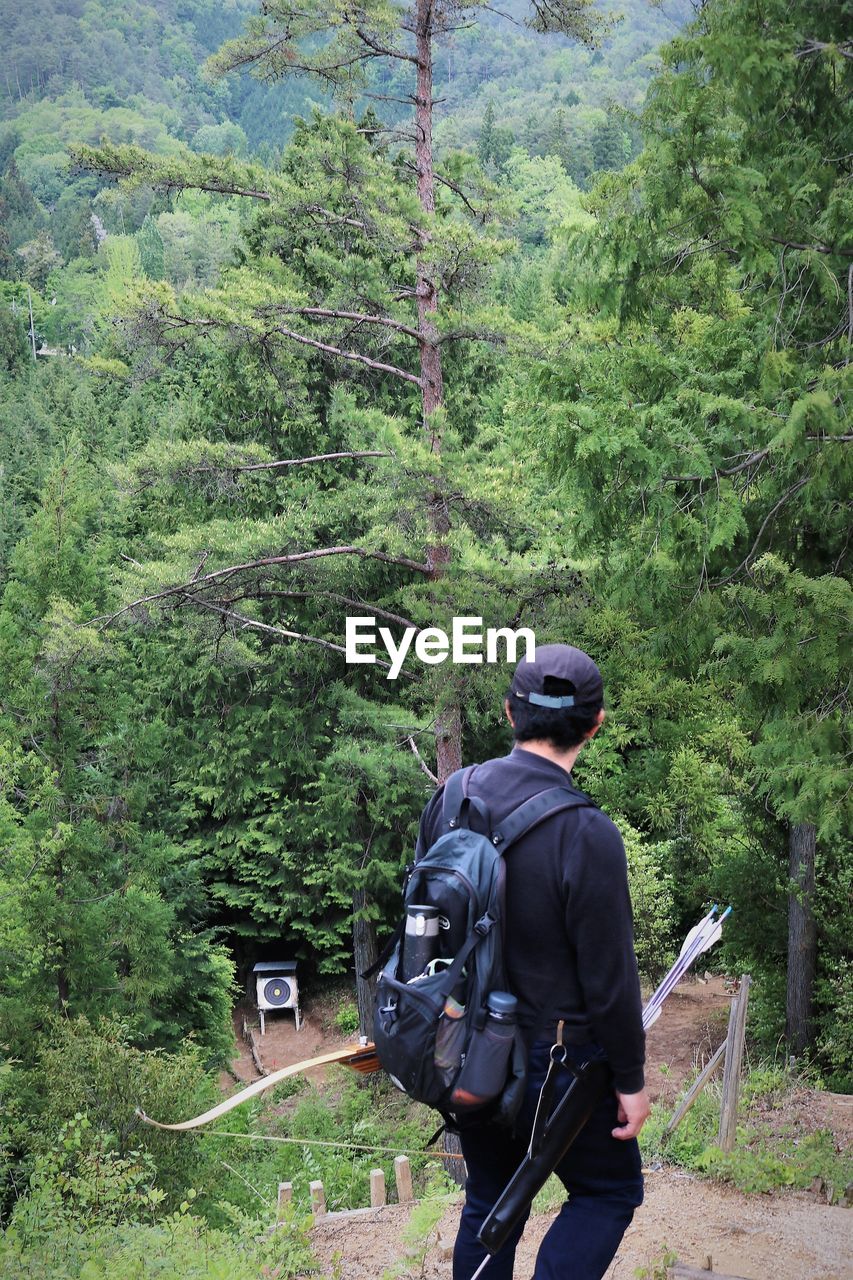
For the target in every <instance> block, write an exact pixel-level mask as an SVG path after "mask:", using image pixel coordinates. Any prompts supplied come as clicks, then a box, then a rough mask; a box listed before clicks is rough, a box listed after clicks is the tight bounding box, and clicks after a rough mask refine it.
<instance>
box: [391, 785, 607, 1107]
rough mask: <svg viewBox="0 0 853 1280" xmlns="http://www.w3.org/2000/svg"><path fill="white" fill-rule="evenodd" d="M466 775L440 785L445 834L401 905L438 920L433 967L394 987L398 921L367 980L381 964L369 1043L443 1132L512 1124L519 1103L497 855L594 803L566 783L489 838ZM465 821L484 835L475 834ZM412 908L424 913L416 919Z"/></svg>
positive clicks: (400, 937) (406, 936)
mask: <svg viewBox="0 0 853 1280" xmlns="http://www.w3.org/2000/svg"><path fill="white" fill-rule="evenodd" d="M474 768H476V766H473V765H472V766H469V767H468V768H467V769H460V770H458V771H457V772H456V773H454V774H452V775H451V776H450V777H449V778H448V780H447V783H446V785H445V790H444V797H443V811H442V818H443V832H442V834H441V835H440V836H439V838H438V839H437V840H435V842H434V843H433V844H432V845H430V847H429V848H428V849H426V850H425V851H421V850H416V853H415V864H414V866H413V867H410V868H407V874H406V880H405V881H404V885H403V903H404V906H405V907H406V908H407V910H408V911H410V912H412V916H411V917H410V918H414V919H415V920H416V921H417V922H418V924H419V923H420V920H421V917H422V916H423V917H424V918H427V917H435V915H436V910H437V921H438V926H439V927H438V930H437V937H436V939H435V943H436V947H435V950H436V956H435V959H434V960H433V961H432V963H430V964H429V965H428V966H427V967H426V969H425V971H424V972H423V973H421V974H420V975H418V976H415V977H414V978H412V979H410V980H409V981H408V982H406V981H403V980H401V974H402V973H404V972H405V970H404V969H403V967H402V965H403V960H404V954H405V948H406V945H407V943H408V944H409V945H412V938H413V936H414V935H413V934H412V933H406V921H407V917H406V916H405V915H404V917H403V919H402V920H401V921H400V923H399V924H398V926H397V929H396V930H395V932H394V934H393V936H392V937H391V940H390V942H389V943H388V945H387V946H386V948H385V951H384V952H383V954H382V955H381V956H380V958H379V960H378V961H377V964H376V965H375V966H374V972H375V970H376V969H378V968H380V966H381V972H380V975H379V979H378V982H377V989H376V1006H375V1010H376V1011H375V1016H374V1042H375V1045H376V1051H377V1055H378V1057H379V1061H380V1062H381V1064H382V1066H383V1067H384V1068H385V1070H386V1071H387V1072H388V1074H389V1075H390V1076H391V1078H392V1080H393V1081H394V1083H395V1084H396V1085H397V1087H398V1088H400V1089H402V1090H403V1092H404V1093H406V1094H408V1095H409V1097H411V1098H413V1099H414V1100H415V1101H417V1102H424V1103H427V1105H429V1106H431V1107H434V1108H435V1109H436V1110H437V1111H440V1112H441V1114H442V1116H443V1118H444V1119H445V1122H451V1123H453V1124H456V1125H458V1123H459V1121H460V1119H462V1118H464V1117H465V1116H466V1115H470V1114H476V1115H477V1116H478V1118H482V1114H483V1111H484V1108H488V1109H489V1110H488V1115H489V1118H490V1119H495V1120H496V1121H498V1122H501V1123H505V1124H511V1123H512V1121H513V1119H514V1117H515V1114H516V1113H517V1111H518V1108H519V1107H520V1105H521V1102H522V1099H523V1096H524V1087H525V1082H526V1071H527V1052H526V1047H525V1042H524V1038H523V1036H522V1033H521V1030H520V1028H519V1027H518V1025H517V1023H516V1022H515V1020H514V1018H513V1016H512V1012H511V1008H512V1004H513V1003H514V1000H513V999H512V993H511V992H509V989H508V985H507V977H506V968H505V964H504V947H503V935H504V919H505V911H504V890H505V881H506V868H505V865H504V860H503V855H504V854H505V853H506V851H507V849H508V848H509V847H510V846H511V845H512V844H514V843H515V842H516V841H517V840H519V839H520V838H521V837H522V836H523V835H525V834H526V833H527V832H528V831H530V830H531V828H533V827H535V826H537V825H538V824H539V823H542V822H544V821H545V820H546V819H547V818H550V817H551V816H552V815H553V814H555V813H559V812H562V811H563V810H565V809H573V808H577V807H581V806H586V805H592V803H593V802H592V801H591V800H590V799H589V797H588V796H586V795H584V793H583V792H582V791H577V790H575V788H574V787H572V786H570V785H569V784H568V783H566V784H565V785H564V786H556V787H551V788H549V789H548V790H546V791H542V792H539V794H538V795H535V796H533V797H532V798H531V799H529V800H526V801H525V802H524V803H523V804H521V805H519V806H518V808H517V809H515V810H513V811H512V812H511V813H510V814H508V815H507V816H506V817H505V818H504V820H503V821H502V822H501V823H500V824H499V826H498V827H497V828H496V829H494V830H492V828H491V822H490V819H489V814H488V810H487V808H486V806H485V804H484V803H483V801H482V800H480V799H479V798H477V797H473V796H469V795H468V783H469V781H470V778H471V774H472V772H473V770H474ZM472 815H476V818H477V823H476V825H477V827H481V828H482V830H476V829H475V828H474V826H472V825H471V820H472ZM485 833H488V834H485ZM419 907H424V908H427V911H425V912H422V913H420V914H419V913H418V911H417V909H418V908H419ZM431 923H432V921H431ZM418 945H420V943H419V944H418ZM495 993H506V994H505V995H504V994H502V995H499V996H495ZM490 997H492V999H491V1000H490Z"/></svg>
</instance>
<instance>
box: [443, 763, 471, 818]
mask: <svg viewBox="0 0 853 1280" xmlns="http://www.w3.org/2000/svg"><path fill="white" fill-rule="evenodd" d="M473 772H474V766H473V765H472V764H469V765H468V766H467V768H464V769H457V770H456V772H455V773H451V775H450V777H449V778H448V779H447V781H446V782H445V784H444V795H443V796H442V798H441V803H442V808H441V815H442V818H443V820H444V825H445V826H448V825H449V824H450V820H451V818H458V817H459V815H460V813H461V812H462V801H463V800H464V799H465V797H466V796H467V795H468V780H469V778H470V777H471V774H472V773H473Z"/></svg>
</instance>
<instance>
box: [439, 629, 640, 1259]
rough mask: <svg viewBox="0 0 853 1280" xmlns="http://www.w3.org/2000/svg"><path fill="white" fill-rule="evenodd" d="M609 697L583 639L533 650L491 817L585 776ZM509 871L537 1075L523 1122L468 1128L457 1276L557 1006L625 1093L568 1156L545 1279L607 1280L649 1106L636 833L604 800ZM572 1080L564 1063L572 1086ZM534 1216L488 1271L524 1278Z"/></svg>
mask: <svg viewBox="0 0 853 1280" xmlns="http://www.w3.org/2000/svg"><path fill="white" fill-rule="evenodd" d="M603 694H604V688H603V683H602V679H601V673H600V672H599V670H598V667H597V666H596V665H595V663H594V662H593V661H592V659H591V658H590V657H589V656H588V655H587V654H585V653H583V652H582V651H581V650H580V649H575V648H573V647H571V646H570V645H562V644H554V645H544V646H542V647H538V648H537V650H536V660H535V661H534V662H528V661H526V660H524V661H522V662H521V663H519V665H518V667H517V668H516V671H515V674H514V676H513V680H512V685H511V687H510V690H509V694H508V696H507V699H506V701H505V704H504V705H505V711H506V715H507V718H508V720H509V722H510V724H511V725H512V728H513V738H514V746H513V750H512V752H511V753H510V755H508V756H504V757H502V758H499V759H496V760H489V761H486V763H484V764H481V765H478V766H477V767H476V769H475V770H474V771H473V773H472V775H471V777H470V779H469V783H468V791H469V793H470V794H471V795H473V796H478V797H480V798H481V799H482V800H483V801H485V803H486V805H487V806H488V809H489V815H490V818H491V822H492V825H493V826H497V825H498V824H499V823H500V821H501V820H502V819H503V818H504V817H505V816H506V815H507V814H508V813H509V812H510V811H511V810H513V809H515V808H517V807H518V805H520V804H521V803H522V802H523V801H525V800H527V799H529V798H530V797H531V796H533V795H536V794H537V793H538V792H540V791H544V790H546V789H548V788H549V787H553V786H558V785H560V784H565V783H566V782H567V781H568V782H570V781H571V776H570V775H571V770H572V767H573V766H574V763H575V760H576V759H577V757H578V755H579V753H580V751H581V750H582V748H583V746H584V744H585V743H586V742H589V740H590V739H591V738H593V737H594V736H595V734H596V733H597V732H598V730H599V729H600V727H601V725H602V723H603V721H604V699H603ZM442 830H443V827H442V791H441V790H439V791H437V792H436V794H435V795H434V796H433V797H432V799H431V800H430V802H429V804H428V805H427V807H426V809H425V810H424V813H423V816H422V818H421V830H420V839H419V846H420V847H421V848H426V847H427V846H428V845H430V844H431V843H432V842H433V841H434V840H436V839H437V838H438V836H439V835H440V834H441V832H442ZM506 877H507V879H506V922H505V957H506V965H507V976H508V979H509V985H510V990H511V991H512V992H513V994H514V995H515V996H516V997H517V998H518V1002H519V1023H520V1025H521V1026H522V1028H523V1029H524V1032H525V1036H526V1039H527V1042H528V1046H529V1049H530V1063H529V1078H528V1085H527V1092H526V1096H525V1101H524V1104H523V1106H522V1109H521V1112H520V1114H519V1118H518V1120H517V1123H516V1128H515V1131H514V1133H512V1134H510V1133H509V1131H508V1130H507V1129H505V1128H501V1127H498V1126H497V1125H490V1124H489V1123H488V1122H483V1123H480V1124H473V1125H471V1126H470V1127H468V1126H466V1127H465V1128H464V1129H463V1132H462V1134H461V1142H462V1150H463V1152H464V1155H465V1161H466V1165H467V1169H468V1177H467V1182H466V1188H465V1192H466V1199H465V1206H464V1208H463V1210H462V1217H461V1221H460V1225H459V1233H458V1236H457V1239H456V1245H455V1249H454V1254H453V1280H470V1278H471V1276H472V1275H473V1274H474V1272H475V1271H476V1269H477V1267H478V1266H479V1265H480V1263H481V1262H482V1261H483V1255H484V1250H483V1247H482V1245H480V1244H478V1243H477V1239H476V1237H477V1233H478V1231H479V1229H480V1227H481V1226H482V1223H483V1221H484V1220H485V1218H486V1216H487V1215H488V1213H489V1211H490V1210H491V1208H492V1206H493V1205H494V1203H495V1201H496V1200H497V1199H498V1196H499V1195H500V1193H501V1192H502V1191H503V1189H504V1187H505V1186H506V1184H507V1183H508V1182H509V1180H510V1178H511V1176H512V1174H513V1173H514V1172H515V1170H516V1168H517V1167H518V1165H519V1163H520V1162H521V1160H522V1158H523V1156H524V1153H525V1151H526V1149H527V1144H528V1141H529V1137H530V1132H531V1126H532V1123H533V1116H534V1113H535V1109H536V1102H537V1099H538V1096H539V1090H540V1089H541V1087H542V1082H543V1080H544V1078H545V1073H546V1070H547V1066H548V1051H549V1049H550V1046H551V1045H552V1044H553V1042H554V1034H555V1029H556V1024H557V1021H558V1019H561V1020H563V1021H564V1024H565V1027H564V1033H563V1041H564V1043H566V1044H567V1046H568V1048H567V1051H568V1053H569V1055H570V1056H571V1057H572V1058H573V1059H574V1060H575V1061H577V1062H583V1061H586V1060H588V1059H589V1057H590V1056H591V1055H597V1056H601V1055H604V1056H605V1057H606V1059H607V1061H608V1063H609V1066H610V1069H611V1072H612V1076H613V1093H612V1094H609V1095H608V1096H607V1097H606V1099H605V1100H604V1101H603V1102H602V1103H601V1104H600V1105H599V1107H598V1108H597V1109H596V1111H595V1112H594V1113H593V1116H592V1118H591V1119H590V1120H589V1122H588V1124H587V1125H586V1126H585V1128H584V1129H583V1130H582V1131H581V1134H580V1136H579V1137H578V1138H577V1140H576V1141H575V1143H574V1145H573V1146H572V1147H571V1148H570V1149H569V1151H568V1153H567V1154H566V1156H565V1157H564V1158H563V1160H562V1161H561V1163H560V1164H559V1165H558V1167H557V1169H556V1173H557V1174H558V1176H559V1177H560V1179H561V1181H562V1182H563V1185H564V1186H565V1188H566V1190H567V1191H568V1193H569V1199H568V1200H567V1202H566V1203H565V1204H564V1205H563V1207H562V1209H561V1210H560V1213H559V1214H558V1215H557V1218H556V1219H555V1221H554V1222H553V1224H552V1225H551V1227H550V1229H549V1231H548V1233H547V1235H546V1236H545V1239H544V1240H543V1242H542V1245H541V1247H540V1250H539V1254H538V1257H537V1261H536V1270H535V1272H534V1276H533V1280H601V1277H602V1276H603V1275H604V1273H605V1271H606V1270H607V1268H608V1266H609V1264H610V1262H611V1260H612V1259H613V1257H614V1255H615V1253H616V1250H617V1248H618V1247H619V1242H620V1241H621V1239H622V1236H623V1235H624V1232H625V1230H626V1228H627V1227H628V1225H629V1223H630V1222H631V1219H632V1217H633V1214H634V1209H635V1208H636V1207H637V1205H639V1204H640V1203H641V1202H642V1198H643V1181H642V1174H641V1171H640V1153H639V1147H638V1145H637V1134H638V1133H639V1131H640V1129H641V1127H642V1125H643V1122H644V1121H645V1119H646V1117H647V1116H648V1114H649V1100H648V1095H647V1093H646V1090H645V1087H644V1077H643V1063H644V1034H643V1028H642V1009H641V1001H640V984H639V979H638V975H637V961H636V957H635V955H634V946H633V932H632V917H631V903H630V898H629V894H628V877H627V864H626V860H625V850H624V847H623V844H622V838H621V836H620V835H619V831H618V829H617V828H616V827H615V826H614V824H613V823H612V822H611V821H610V819H609V818H607V817H606V816H605V815H604V814H603V813H602V812H601V810H600V809H596V808H593V807H582V808H575V809H568V810H565V811H563V812H561V813H557V814H555V815H553V816H552V817H550V818H549V819H547V820H546V821H545V822H544V823H543V824H541V825H540V826H539V827H536V828H534V829H533V830H532V831H530V832H529V833H528V834H527V835H526V836H524V837H522V838H521V839H520V840H519V841H518V842H517V843H516V844H514V845H513V846H512V847H511V848H510V849H509V850H508V852H507V855H506ZM570 1078H571V1077H570V1074H569V1072H564V1073H561V1084H560V1088H562V1089H565V1088H567V1087H568V1084H569V1082H570ZM555 1100H556V1099H555ZM523 1227H524V1223H523V1222H521V1223H520V1224H519V1226H518V1228H517V1229H516V1231H515V1232H514V1233H513V1235H512V1236H511V1237H510V1239H509V1240H508V1241H507V1243H506V1244H505V1245H504V1247H503V1248H502V1249H501V1250H500V1251H499V1252H498V1253H497V1254H496V1255H495V1257H494V1258H493V1259H492V1260H491V1261H490V1262H489V1264H488V1266H487V1267H486V1268H485V1270H484V1272H483V1280H512V1274H513V1261H514V1257H515V1249H516V1245H517V1243H518V1240H519V1238H520V1236H521V1232H522V1230H523Z"/></svg>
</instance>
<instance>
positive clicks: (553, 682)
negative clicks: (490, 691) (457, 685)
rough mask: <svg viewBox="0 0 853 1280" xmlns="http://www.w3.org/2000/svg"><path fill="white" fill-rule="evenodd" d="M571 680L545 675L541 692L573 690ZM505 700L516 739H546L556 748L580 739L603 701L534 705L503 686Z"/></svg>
mask: <svg viewBox="0 0 853 1280" xmlns="http://www.w3.org/2000/svg"><path fill="white" fill-rule="evenodd" d="M574 691H575V686H574V685H573V684H572V682H571V680H560V679H559V678H558V677H557V676H546V677H545V679H544V681H543V689H542V692H543V693H545V694H547V695H548V696H549V697H554V698H562V697H566V696H568V695H569V694H571V693H574ZM506 698H507V702H508V703H509V705H510V710H511V712H512V718H513V722H514V723H513V729H512V736H513V738H514V740H515V741H516V742H550V744H551V746H552V747H556V748H557V750H558V751H568V750H569V749H570V748H571V747H576V746H578V745H579V744H580V743H581V742H583V740H584V738H585V737H586V735H587V734H588V733H589V731H590V729H592V728H594V726H595V723H596V721H597V720H598V713H599V711H600V710H601V708H602V706H603V705H604V704H603V703H601V702H599V704H598V706H595V707H594V706H591V705H589V704H587V705H586V706H583V707H565V708H562V707H561V708H554V707H538V706H537V705H536V704H535V703H533V702H528V701H527V699H526V698H517V697H516V696H515V694H514V693H513V691H512V689H508V690H507V695H506Z"/></svg>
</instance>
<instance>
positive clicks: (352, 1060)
mask: <svg viewBox="0 0 853 1280" xmlns="http://www.w3.org/2000/svg"><path fill="white" fill-rule="evenodd" d="M332 1062H339V1063H340V1064H341V1066H344V1067H350V1068H351V1069H352V1070H353V1071H359V1072H361V1073H362V1074H364V1075H367V1074H368V1073H369V1072H371V1071H379V1070H381V1066H380V1062H379V1059H378V1057H377V1056H376V1050H375V1048H374V1047H373V1045H372V1044H367V1045H363V1044H358V1045H348V1046H347V1047H346V1048H345V1049H335V1050H334V1052H332V1053H323V1054H321V1055H320V1057H319V1058H306V1059H305V1060H304V1061H303V1062H294V1063H292V1064H291V1066H289V1067H282V1068H281V1070H280V1071H274V1072H273V1073H272V1075H269V1076H264V1078H263V1080H255V1082H254V1083H253V1084H250V1085H247V1086H246V1088H245V1089H241V1090H240V1091H239V1093H235V1094H234V1095H233V1096H232V1097H230V1098H226V1099H225V1101H224V1102H220V1103H219V1105H218V1106H216V1107H211V1108H210V1110H209V1111H205V1112H203V1114H202V1115H200V1116H195V1118H194V1119H192V1120H183V1121H181V1123H180V1124H161V1123H160V1122H159V1121H158V1120H152V1119H151V1117H150V1116H147V1115H146V1114H145V1112H144V1111H143V1110H142V1108H141V1107H137V1108H136V1114H137V1116H138V1117H139V1119H140V1120H141V1121H142V1122H143V1124H150V1125H151V1126H152V1128H154V1129H167V1130H169V1131H171V1132H173V1133H183V1132H185V1131H186V1130H187V1129H200V1128H201V1126H202V1125H205V1124H210V1123H211V1121H213V1120H218V1119H219V1118H220V1116H224V1115H227V1114H228V1112H229V1111H233V1110H234V1108H235V1107H239V1106H242V1104H243V1103H244V1102H248V1101H249V1099H250V1098H256V1097H257V1096H258V1094H259V1093H264V1092H265V1090H267V1089H272V1088H274V1086H275V1085H277V1084H280V1083H281V1081H282V1080H288V1079H289V1078H290V1077H291V1076H298V1075H299V1074H300V1073H301V1072H303V1071H310V1070H311V1068H312V1067H325V1066H328V1065H329V1064H330V1063H332Z"/></svg>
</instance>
